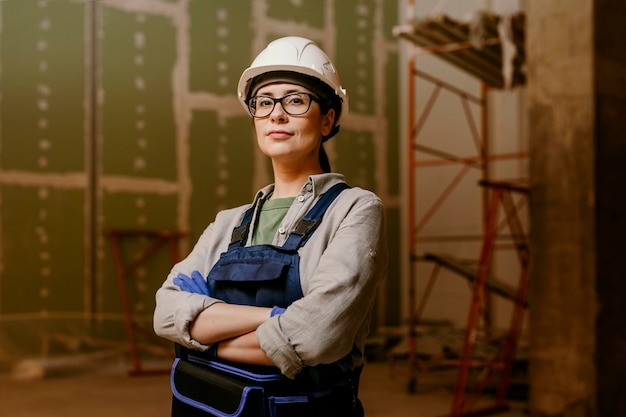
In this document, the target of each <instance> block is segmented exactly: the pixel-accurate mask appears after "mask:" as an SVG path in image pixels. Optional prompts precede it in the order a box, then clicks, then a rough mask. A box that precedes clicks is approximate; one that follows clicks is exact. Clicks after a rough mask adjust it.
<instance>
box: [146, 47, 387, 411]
mask: <svg viewBox="0 0 626 417" xmlns="http://www.w3.org/2000/svg"><path fill="white" fill-rule="evenodd" d="M238 97H239V100H240V101H241V103H242V104H243V106H244V107H245V108H246V110H247V111H248V112H249V113H250V115H251V116H252V118H253V120H254V127H255V131H256V138H257V143H258V146H259V148H260V150H261V151H262V152H263V153H264V154H265V155H267V156H268V157H269V158H270V159H271V162H272V168H273V173H274V183H273V184H272V185H268V186H266V187H264V188H263V189H261V190H260V191H259V192H258V194H257V196H256V198H255V199H254V201H253V202H252V204H248V205H245V206H242V207H238V208H234V209H230V210H225V211H222V212H220V213H218V215H217V216H216V219H215V221H214V222H213V223H212V224H210V225H209V226H208V228H207V229H206V230H205V231H204V232H203V234H202V236H201V237H200V239H199V241H198V242H197V244H196V246H195V247H194V249H193V250H192V252H191V253H190V254H189V256H188V257H187V258H186V259H184V260H183V261H181V262H180V263H178V264H177V265H175V266H174V267H173V269H172V270H171V272H170V274H169V275H168V277H167V279H166V281H165V282H164V284H163V285H162V287H161V288H160V289H159V290H158V291H157V294H156V301H157V304H156V310H155V314H154V329H155V331H156V333H157V334H158V335H159V336H161V337H164V338H166V339H169V340H172V341H174V342H176V343H177V344H179V345H181V346H183V347H184V348H185V349H187V350H188V351H191V352H194V351H200V352H209V355H210V357H211V358H216V359H217V360H221V361H227V363H230V364H232V363H235V364H241V366H246V365H266V366H270V367H272V368H271V369H276V368H277V370H279V372H280V373H282V375H284V376H285V377H287V378H289V380H293V381H299V380H301V379H304V378H305V377H304V376H303V375H308V376H310V375H315V372H317V370H319V369H340V370H341V372H339V373H337V375H348V376H349V377H348V378H349V379H350V381H351V383H352V389H353V398H352V399H351V402H350V404H351V407H352V408H353V410H352V411H351V414H352V415H355V416H356V415H362V408H361V407H360V402H359V401H358V399H357V398H356V390H357V389H358V374H359V372H360V369H361V368H362V365H363V349H364V344H365V338H366V335H367V333H368V330H369V319H370V317H369V316H370V313H371V308H372V305H373V301H374V297H375V293H376V288H377V286H378V284H379V283H380V281H381V280H382V278H383V275H384V271H385V266H386V260H387V252H386V245H385V236H384V218H383V217H384V209H383V205H382V203H381V201H380V199H379V198H378V197H376V195H374V194H373V193H371V192H369V191H366V190H363V189H359V188H350V187H347V185H346V184H345V181H344V177H343V176H342V175H340V174H334V173H331V172H330V165H329V163H328V158H327V156H326V153H325V151H324V148H323V142H325V141H326V140H328V139H330V138H331V137H333V136H334V135H335V134H336V133H337V131H338V130H339V124H338V122H339V120H340V118H341V117H343V116H345V114H346V113H347V110H348V97H347V95H346V92H345V90H344V89H343V88H342V87H341V84H340V81H339V76H338V74H337V72H336V70H335V67H334V66H333V64H332V63H331V61H330V59H329V58H328V57H327V56H326V54H325V53H324V52H323V51H322V50H321V49H319V48H318V47H317V45H315V44H314V43H313V42H312V41H310V40H308V39H304V38H298V37H286V38H281V39H278V40H276V41H274V42H271V43H270V44H269V45H268V46H267V48H266V49H265V50H264V51H262V52H261V53H260V54H259V55H258V56H257V58H256V59H255V60H254V62H253V63H252V65H251V66H250V68H248V69H246V70H245V71H244V73H243V74H242V76H241V79H240V81H239V86H238ZM331 194H332V195H333V196H332V197H331ZM324 195H325V196H326V197H325V198H321V197H322V196H324ZM318 201H319V202H320V203H319V204H317V203H318ZM316 204H317V208H316V209H315V210H314V211H316V213H313V214H311V209H312V208H313V207H314V206H316ZM307 213H308V217H306V216H305V215H306V214H307ZM322 216H323V217H322ZM304 217H306V218H304ZM303 218H304V219H303ZM322 218H323V220H322ZM287 246H290V248H291V249H289V250H288V249H284V248H287ZM289 251H290V252H289ZM287 252H289V253H287ZM259 265H262V266H259ZM251 288H252V289H251ZM324 372H326V371H324ZM331 373H332V372H331ZM317 375H318V376H319V375H320V374H319V373H318V374H317ZM308 376H307V377H308ZM175 401H176V400H175ZM209 409H210V407H209ZM320 410H321V408H320ZM203 415H211V414H203ZM216 415H218V414H216ZM312 415H318V414H312ZM326 415H328V414H326ZM343 415H348V414H343Z"/></svg>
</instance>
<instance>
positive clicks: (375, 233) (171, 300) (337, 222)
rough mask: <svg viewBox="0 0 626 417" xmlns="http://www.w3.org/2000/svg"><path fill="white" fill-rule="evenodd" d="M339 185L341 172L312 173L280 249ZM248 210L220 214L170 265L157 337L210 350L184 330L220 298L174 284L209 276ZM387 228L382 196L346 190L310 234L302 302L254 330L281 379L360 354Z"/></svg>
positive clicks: (279, 238)
mask: <svg viewBox="0 0 626 417" xmlns="http://www.w3.org/2000/svg"><path fill="white" fill-rule="evenodd" d="M341 181H344V178H343V176H342V175H340V174H320V175H314V176H311V177H310V179H309V181H308V182H307V184H305V186H304V187H303V188H302V190H301V192H300V194H299V195H298V196H297V197H296V199H295V201H294V203H293V204H292V206H291V207H290V209H289V211H288V212H287V214H286V215H285V217H284V219H283V221H282V222H281V225H280V227H279V231H278V233H277V234H276V237H275V238H274V242H272V243H273V244H275V245H282V244H283V243H284V242H285V240H286V238H287V236H288V234H289V231H290V230H291V229H293V227H295V225H296V223H297V222H298V221H299V220H300V219H301V218H302V217H304V215H305V214H306V213H307V212H308V211H309V210H310V209H311V208H312V207H313V205H314V204H315V202H316V201H317V200H318V198H319V196H320V195H321V194H323V193H324V192H325V191H327V190H328V189H329V188H330V187H332V186H333V185H334V184H336V183H338V182H341ZM272 190H273V186H272V185H269V186H267V187H265V188H263V189H262V190H260V191H259V194H258V195H257V199H255V203H256V201H257V200H258V198H259V196H267V195H268V194H269V193H270V192H271V191H272ZM255 203H253V204H255ZM249 207H250V205H245V206H241V207H238V208H234V209H230V210H224V211H222V212H220V213H218V215H217V216H216V219H215V221H214V222H213V223H211V224H210V225H209V226H208V227H207V228H206V230H205V231H204V232H203V234H202V236H201V237H200V239H199V240H198V242H197V243H196V245H195V247H194V248H193V250H192V251H191V253H190V254H189V256H187V258H186V259H184V260H182V261H181V262H179V263H178V264H176V265H175V266H174V267H173V268H172V270H171V272H170V273H169V275H168V277H167V279H166V280H165V282H164V283H163V285H162V286H161V288H160V289H159V290H158V291H157V293H156V309H155V313H154V330H155V332H156V333H157V334H158V335H159V336H161V337H164V338H166V339H169V340H172V341H174V342H178V343H180V344H182V345H183V346H187V347H189V348H192V349H197V350H206V349H208V348H209V346H207V345H203V344H200V343H198V342H197V341H195V340H193V339H192V338H191V336H190V335H189V325H190V323H191V322H192V321H193V320H194V319H195V318H196V316H197V315H198V314H199V313H200V312H201V311H203V310H204V309H206V308H209V307H210V306H211V305H212V304H214V303H216V302H221V301H220V300H217V299H214V298H211V297H206V296H204V295H201V294H194V293H188V292H184V291H180V289H179V287H178V286H176V285H174V284H173V282H172V280H173V278H174V277H176V275H178V274H179V273H183V274H186V275H191V272H192V271H194V270H198V271H200V272H201V273H202V275H203V276H205V277H206V276H207V275H208V273H209V271H210V269H211V268H212V266H213V265H214V264H215V262H217V260H218V258H219V256H220V254H221V253H222V252H224V251H226V250H227V248H228V244H229V242H230V238H231V233H232V230H233V228H234V227H236V226H237V225H238V224H239V222H240V221H241V219H242V217H243V214H244V212H245V210H246V209H247V208H249ZM384 227H385V226H384V208H383V205H382V202H381V201H380V199H379V198H378V197H377V196H376V195H375V194H373V193H372V192H370V191H366V190H363V189H360V188H356V187H355V188H350V189H348V190H345V191H343V192H342V193H341V194H340V195H339V197H338V198H337V199H336V200H335V201H334V202H333V204H332V205H331V206H330V207H329V208H328V210H327V212H326V214H325V215H324V218H323V220H322V222H321V224H320V225H319V227H318V228H317V230H316V231H315V233H313V235H312V237H311V238H310V239H309V241H308V242H307V243H306V245H304V247H302V248H300V249H299V253H300V280H301V286H302V292H303V294H304V297H302V298H301V299H299V300H297V301H295V302H294V303H292V304H291V305H290V306H289V307H288V308H287V310H286V311H285V312H284V313H283V314H282V315H278V316H274V317H272V318H269V319H268V320H267V321H266V322H265V323H263V324H262V325H261V326H259V327H258V328H257V339H258V340H259V343H260V345H261V348H262V349H263V351H264V352H265V354H266V355H267V356H268V357H269V358H270V359H271V360H272V361H273V362H274V364H275V365H276V366H277V367H278V368H280V370H281V372H282V373H283V374H285V375H286V376H288V377H290V378H293V377H294V376H295V375H296V374H297V373H298V372H300V370H301V369H302V368H303V367H304V366H315V365H318V364H325V363H332V362H335V361H337V360H339V359H341V358H342V357H344V356H346V355H347V354H348V353H350V352H351V351H353V346H356V347H357V349H358V351H359V352H363V349H364V345H365V338H366V336H367V333H368V332H369V324H370V313H371V309H372V305H373V302H374V297H375V294H376V288H377V286H378V284H379V283H380V281H381V280H382V279H383V277H384V274H385V270H386V263H387V247H386V236H385V230H384ZM252 235H253V233H252V232H251V233H250V234H249V236H252ZM249 239H250V238H249ZM248 244H250V242H248ZM353 353H354V352H353ZM362 361H363V358H362V357H361V356H360V355H358V354H357V355H353V364H354V366H358V365H360V364H361V363H362Z"/></svg>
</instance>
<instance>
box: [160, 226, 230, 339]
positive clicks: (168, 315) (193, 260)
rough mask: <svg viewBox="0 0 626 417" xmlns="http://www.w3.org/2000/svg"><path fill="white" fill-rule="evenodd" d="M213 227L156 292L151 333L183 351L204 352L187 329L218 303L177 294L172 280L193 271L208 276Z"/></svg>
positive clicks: (206, 298) (207, 229) (202, 296)
mask: <svg viewBox="0 0 626 417" xmlns="http://www.w3.org/2000/svg"><path fill="white" fill-rule="evenodd" d="M214 229H215V226H214V224H211V225H210V226H209V227H207V228H206V230H205V231H204V232H203V233H202V235H201V236H200V239H199V240H198V242H197V243H196V245H195V247H194V248H193V250H192V251H191V253H190V254H189V256H187V258H185V259H184V260H183V261H181V262H179V263H177V264H176V265H174V267H173V268H172V270H171V271H170V273H169V274H168V276H167V279H166V280H165V282H164V283H163V284H162V286H161V287H160V288H159V289H158V290H157V292H156V307H155V311H154V317H153V327H154V331H155V333H156V334H157V335H158V336H161V337H163V338H165V339H168V340H171V341H173V342H176V343H179V344H181V345H183V346H185V347H188V348H191V349H196V350H201V351H204V350H207V349H208V346H206V345H203V344H201V343H199V342H197V341H195V340H193V339H192V338H191V336H190V335H189V325H190V324H191V322H193V321H194V320H195V318H196V317H197V316H198V314H200V313H201V312H202V311H203V310H204V309H206V308H208V307H210V306H211V305H213V304H215V303H217V302H222V301H220V300H218V299H215V298H211V297H207V296H205V295H202V294H194V293H189V292H186V291H181V290H180V288H179V287H178V286H177V285H174V283H173V279H174V278H175V277H176V276H177V275H178V274H179V273H183V274H185V275H187V276H191V273H192V272H193V271H200V272H201V273H202V275H203V276H206V275H207V274H208V269H209V265H210V263H211V262H212V261H211V254H212V253H213V252H215V249H213V248H212V247H213V246H214V245H215V243H214V240H215V238H214V235H215V233H216V231H215V230H214Z"/></svg>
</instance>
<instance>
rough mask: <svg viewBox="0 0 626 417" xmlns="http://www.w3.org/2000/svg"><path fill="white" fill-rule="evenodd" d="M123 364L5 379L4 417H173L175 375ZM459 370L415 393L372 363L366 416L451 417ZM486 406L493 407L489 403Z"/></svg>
mask: <svg viewBox="0 0 626 417" xmlns="http://www.w3.org/2000/svg"><path fill="white" fill-rule="evenodd" d="M122 368H124V366H120V365H119V364H116V365H115V364H114V365H112V366H111V365H109V366H105V367H96V368H92V369H89V370H88V371H84V370H83V371H78V370H76V369H75V370H71V371H68V372H63V371H62V370H56V372H52V373H50V374H49V375H30V376H29V375H18V376H16V375H14V374H11V373H5V374H0V416H2V417H4V416H6V417H48V416H49V417H85V416H89V417H111V416H129V417H167V416H169V408H170V397H171V395H170V388H169V381H168V378H169V376H168V375H167V374H165V373H159V374H151V375H142V376H130V375H129V373H128V372H127V371H126V370H124V369H122ZM455 374H456V373H455V371H454V370H447V371H436V372H427V373H425V374H423V375H420V376H419V379H418V380H417V384H416V389H415V390H414V392H413V393H410V392H409V390H408V388H407V387H408V386H409V385H410V384H409V381H410V378H409V371H408V366H407V362H406V361H405V360H396V361H393V362H371V363H367V364H366V366H365V370H364V372H363V375H362V379H361V393H360V397H361V400H362V401H363V404H364V407H365V415H366V417H409V416H411V417H435V416H443V415H447V414H449V412H450V406H451V401H452V392H453V386H454V385H453V384H454V377H455ZM483 401H486V404H487V405H489V404H492V400H491V399H490V398H488V397H487V398H485V399H484V400H483ZM509 405H510V409H509V410H508V411H506V412H501V413H495V414H490V415H492V416H497V417H523V416H525V415H526V413H525V404H524V402H518V401H516V402H511V403H509Z"/></svg>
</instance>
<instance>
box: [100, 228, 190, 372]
mask: <svg viewBox="0 0 626 417" xmlns="http://www.w3.org/2000/svg"><path fill="white" fill-rule="evenodd" d="M106 235H107V236H108V238H109V242H110V244H111V251H112V255H113V261H114V263H115V277H116V279H117V287H118V291H119V295H120V301H121V303H122V310H123V313H124V324H125V326H126V334H127V338H128V345H129V349H130V356H131V361H132V370H131V375H144V374H152V373H166V372H170V368H166V369H146V368H145V367H144V366H143V362H142V360H141V352H140V349H139V345H138V343H137V335H141V336H143V337H145V338H147V339H153V340H155V343H154V344H153V346H154V347H161V348H162V350H163V352H164V353H165V354H166V355H168V356H173V354H174V348H173V346H172V345H169V346H165V345H164V344H163V343H162V342H163V341H162V340H158V339H156V335H155V334H154V332H153V331H152V329H146V328H144V327H143V326H142V325H141V324H140V323H138V322H137V321H136V320H135V319H134V317H133V314H132V310H131V307H130V301H131V300H130V299H129V295H128V290H127V284H128V280H129V277H131V276H132V274H133V273H134V272H135V271H136V270H137V268H138V267H139V266H140V265H141V264H142V263H143V262H144V261H146V260H147V259H148V258H150V257H151V256H152V255H154V254H155V253H156V252H157V250H158V249H160V248H161V247H162V246H164V245H167V248H168V250H169V256H170V261H171V262H172V264H174V263H176V262H178V261H179V256H178V240H179V239H180V238H181V237H183V236H185V233H183V232H178V231H167V230H128V229H110V230H108V231H107V232H106ZM128 238H135V239H136V238H146V239H148V240H149V241H150V242H151V243H150V244H149V245H148V246H147V247H146V248H144V249H143V250H142V251H141V252H139V253H138V254H136V256H135V257H134V258H133V259H132V260H130V261H129V262H125V260H124V256H123V254H122V250H121V245H120V244H121V240H122V239H128Z"/></svg>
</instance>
